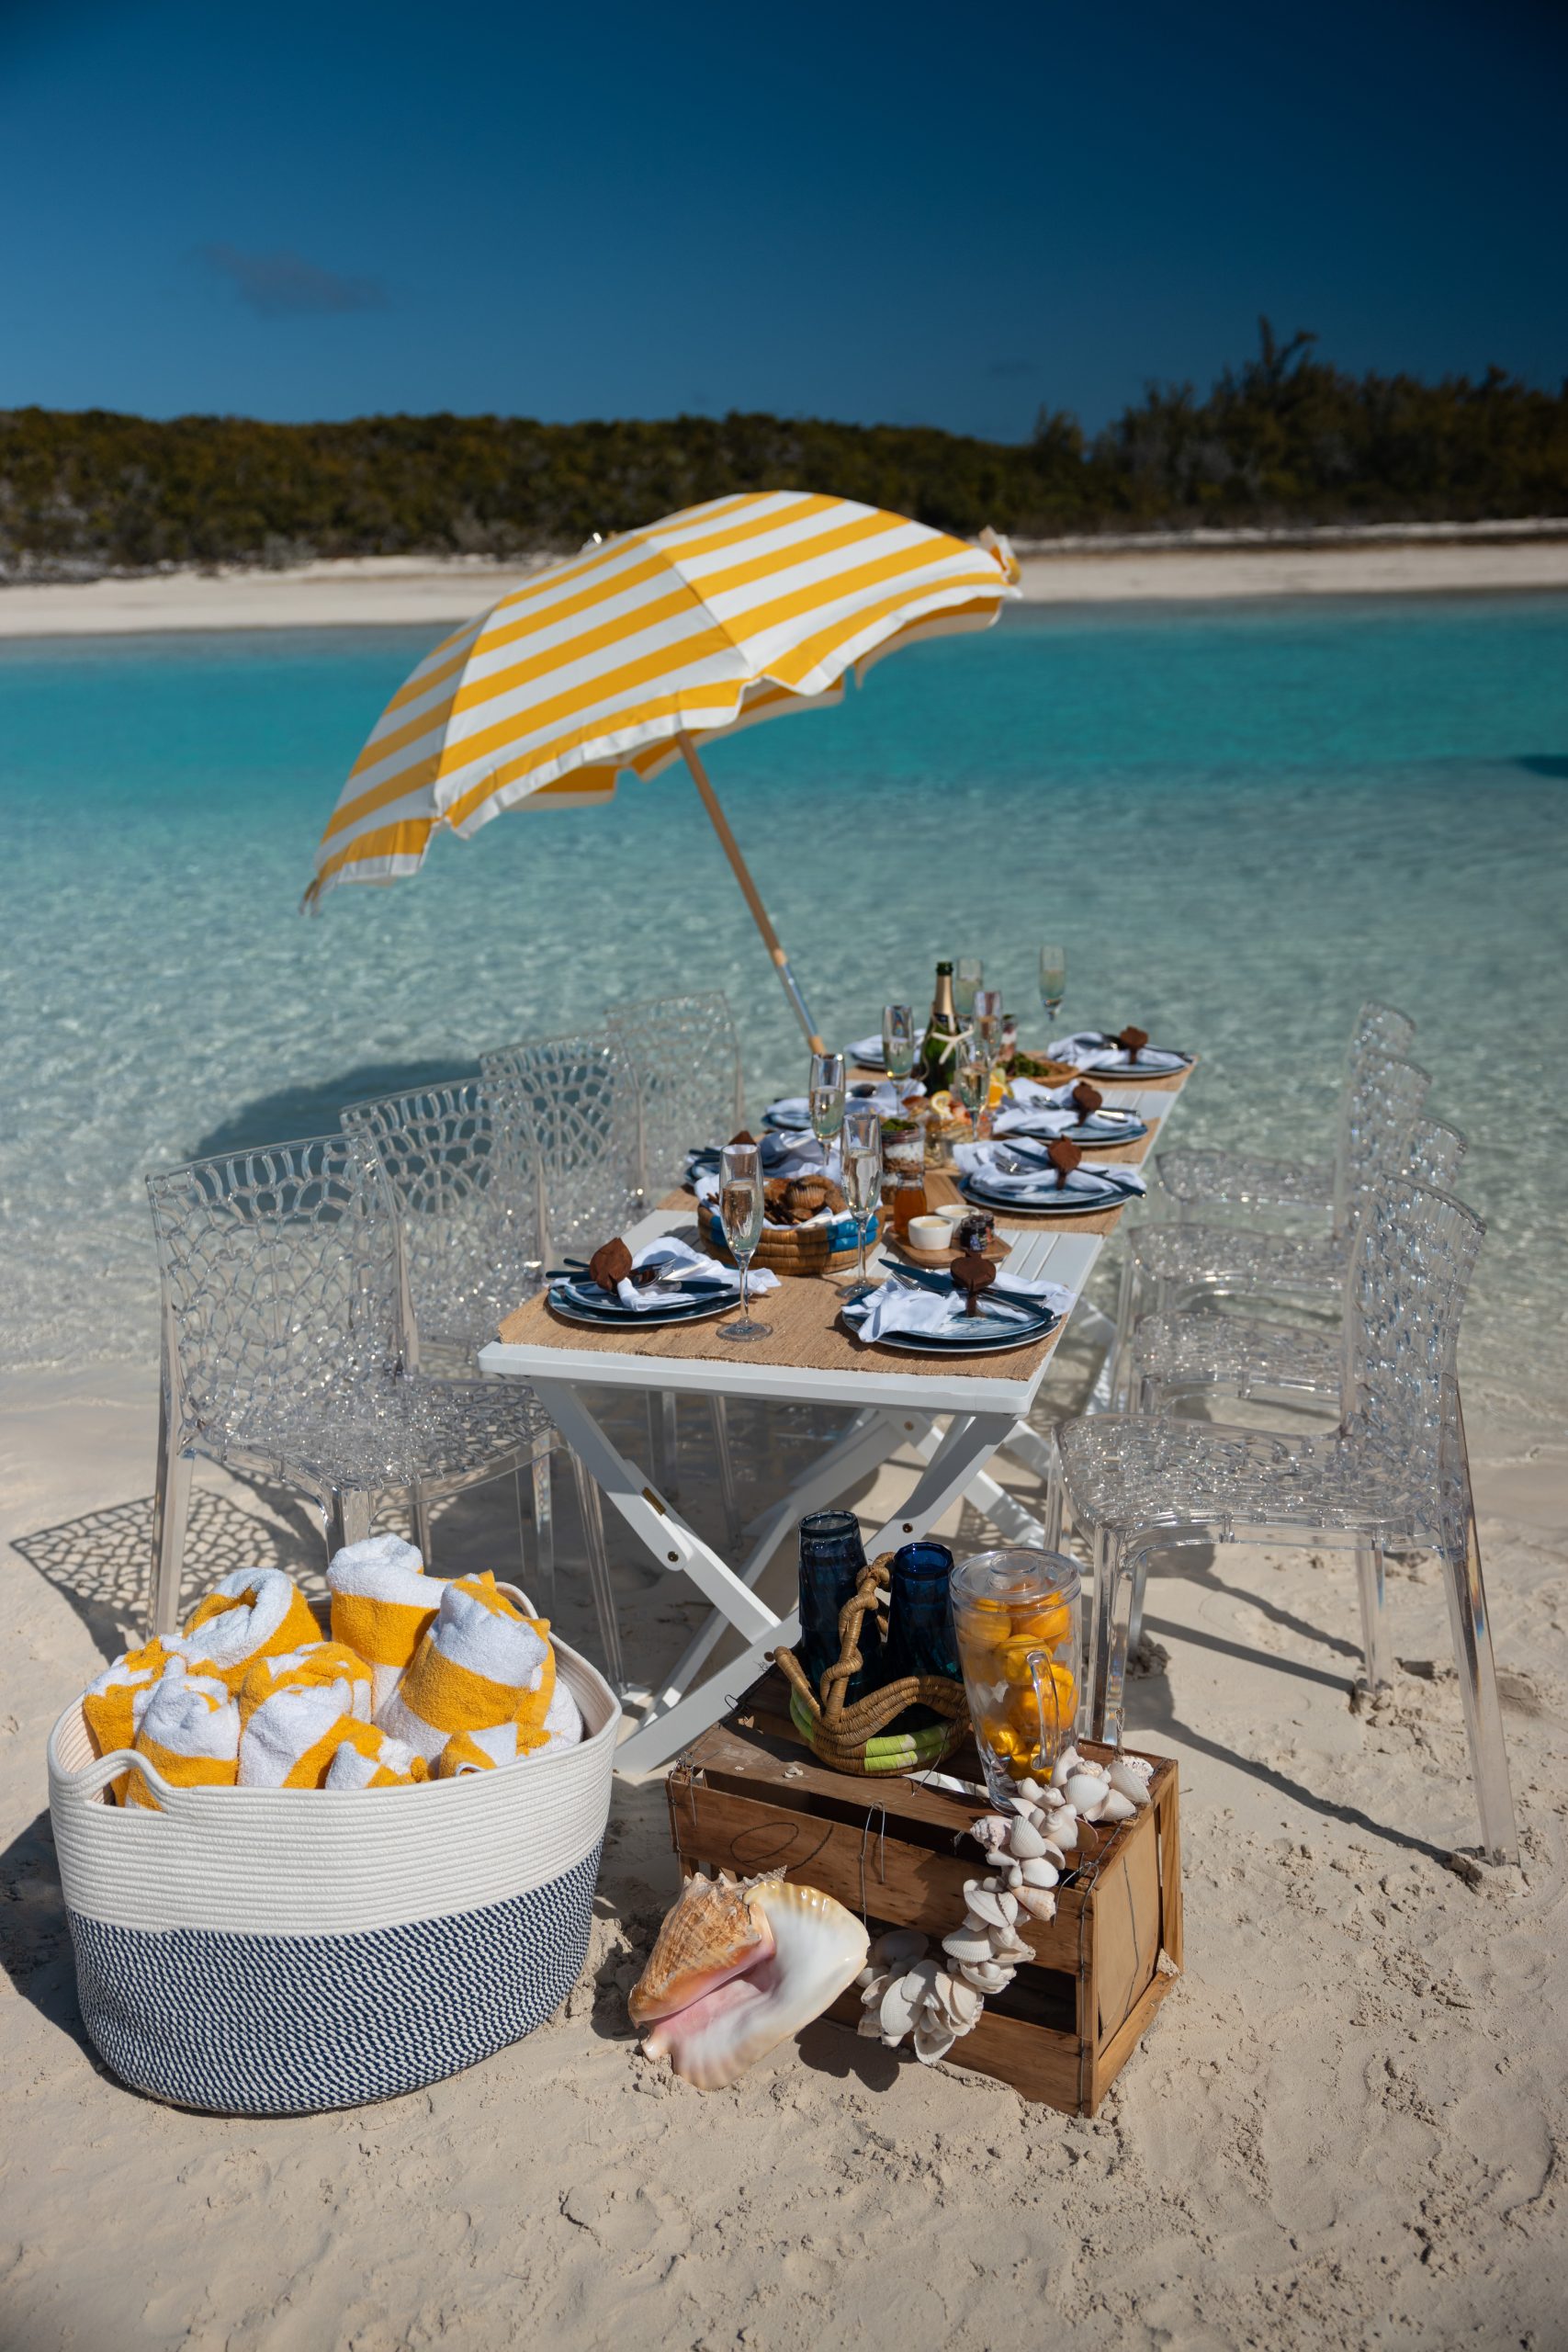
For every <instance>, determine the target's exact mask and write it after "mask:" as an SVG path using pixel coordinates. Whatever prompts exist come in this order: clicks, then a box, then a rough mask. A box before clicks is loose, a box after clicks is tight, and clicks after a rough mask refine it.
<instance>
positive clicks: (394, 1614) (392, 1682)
mask: <svg viewBox="0 0 1568 2352" xmlns="http://www.w3.org/2000/svg"><path fill="white" fill-rule="evenodd" d="M327 1586H328V1589H329V1590H330V1591H331V1593H332V1597H333V1641H334V1642H343V1643H344V1644H345V1645H346V1646H347V1647H348V1648H349V1649H351V1650H357V1652H358V1653H359V1656H360V1657H362V1658H364V1659H365V1661H366V1662H367V1665H368V1667H369V1668H370V1672H371V1676H372V1679H373V1681H374V1685H375V1691H374V1702H375V1706H376V1708H377V1710H379V1709H380V1708H382V1707H384V1706H385V1705H386V1703H387V1701H388V1700H389V1698H390V1697H391V1695H392V1693H393V1691H395V1690H396V1689H397V1687H398V1684H399V1682H400V1680H401V1679H402V1677H403V1675H404V1673H405V1672H406V1670H407V1668H408V1667H409V1665H410V1663H411V1662H412V1658H413V1655H414V1652H415V1651H416V1650H417V1649H418V1647H419V1645H420V1643H421V1641H422V1640H423V1637H424V1634H426V1632H427V1631H428V1629H429V1627H430V1625H431V1623H433V1622H434V1616H435V1611H436V1608H437V1605H438V1604H439V1602H440V1600H441V1580H440V1578H439V1577H427V1576H426V1575H425V1574H424V1562H423V1559H422V1557H421V1556H420V1554H419V1553H418V1552H417V1551H416V1550H415V1549H414V1546H413V1545H412V1544H405V1543H404V1542H403V1540H402V1538H401V1536H400V1535H369V1536H367V1537H366V1538H365V1540H364V1542H363V1543H360V1544H344V1547H343V1549H342V1550H341V1551H339V1552H334V1553H333V1557H332V1564H331V1566H329V1567H328V1569H327Z"/></svg>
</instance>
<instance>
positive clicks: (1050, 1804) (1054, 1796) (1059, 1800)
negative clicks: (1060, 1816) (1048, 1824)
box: [1041, 1789, 1067, 1821]
mask: <svg viewBox="0 0 1568 2352" xmlns="http://www.w3.org/2000/svg"><path fill="white" fill-rule="evenodd" d="M1066 1802H1067V1800H1066V1797H1065V1796H1064V1795H1063V1794H1062V1792H1061V1790H1060V1789H1047V1790H1046V1792H1045V1794H1044V1796H1043V1798H1042V1800H1041V1804H1042V1805H1043V1810H1044V1814H1045V1818H1046V1820H1047V1821H1049V1819H1050V1818H1051V1815H1053V1814H1054V1813H1056V1812H1059V1811H1060V1809H1061V1807H1062V1806H1063V1805H1065V1804H1066Z"/></svg>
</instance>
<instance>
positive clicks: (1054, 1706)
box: [1007, 1665, 1078, 1740]
mask: <svg viewBox="0 0 1568 2352" xmlns="http://www.w3.org/2000/svg"><path fill="white" fill-rule="evenodd" d="M1077 1703H1078V1686H1077V1683H1076V1682H1075V1681H1074V1680H1073V1678H1072V1676H1071V1674H1070V1673H1069V1672H1068V1671H1067V1668H1066V1667H1065V1666H1055V1665H1053V1666H1050V1667H1048V1668H1046V1670H1045V1672H1044V1673H1043V1675H1042V1677H1041V1680H1040V1693H1039V1696H1038V1698H1036V1696H1035V1691H1034V1685H1033V1683H1032V1681H1031V1682H1027V1683H1025V1684H1024V1685H1023V1687H1022V1689H1021V1690H1019V1691H1014V1692H1013V1693H1012V1694H1011V1696H1010V1698H1009V1700H1008V1710H1007V1712H1008V1718H1009V1721H1010V1723H1011V1724H1013V1726H1014V1728H1015V1729H1016V1730H1017V1731H1019V1732H1020V1733H1021V1734H1022V1735H1024V1736H1027V1737H1028V1738H1030V1739H1031V1740H1037V1739H1038V1738H1039V1736H1040V1726H1041V1720H1042V1717H1043V1720H1044V1725H1045V1731H1046V1735H1047V1736H1048V1737H1049V1736H1054V1735H1055V1733H1057V1732H1061V1731H1066V1730H1070V1729H1071V1727H1072V1722H1073V1717H1074V1715H1075V1714H1076V1713H1077Z"/></svg>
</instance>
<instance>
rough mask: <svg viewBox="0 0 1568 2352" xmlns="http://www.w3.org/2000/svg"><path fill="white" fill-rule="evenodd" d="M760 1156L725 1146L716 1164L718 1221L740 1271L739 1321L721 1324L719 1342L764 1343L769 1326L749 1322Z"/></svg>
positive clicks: (748, 1148) (750, 1146)
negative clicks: (742, 1341)
mask: <svg viewBox="0 0 1568 2352" xmlns="http://www.w3.org/2000/svg"><path fill="white" fill-rule="evenodd" d="M762 1203H763V1193H762V1155H761V1152H760V1151H759V1150H758V1148H757V1147H756V1145H755V1144H754V1143H730V1144H726V1146H725V1148H724V1149H723V1151H722V1152H721V1153H720V1155H719V1163H718V1217H719V1223H720V1225H721V1226H722V1227H723V1228H724V1239H725V1246H726V1248H727V1249H728V1251H729V1254H730V1256H731V1257H732V1258H733V1259H734V1261H735V1262H736V1264H737V1265H738V1266H739V1269H740V1320H739V1323H721V1324H720V1325H719V1327H718V1336H719V1338H720V1339H721V1340H765V1339H767V1338H768V1337H769V1336H770V1335H771V1333H772V1331H773V1325H772V1324H771V1323H755V1322H753V1321H752V1319H751V1291H750V1275H751V1256H752V1252H753V1251H754V1250H755V1249H756V1247H757V1244H758V1242H759V1241H760V1240H761V1238H762Z"/></svg>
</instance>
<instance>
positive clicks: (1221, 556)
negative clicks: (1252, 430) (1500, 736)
mask: <svg viewBox="0 0 1568 2352" xmlns="http://www.w3.org/2000/svg"><path fill="white" fill-rule="evenodd" d="M555 560H557V559H555V558H553V557H550V558H540V559H539V560H538V561H537V562H535V563H528V562H521V563H513V564H492V563H488V562H485V561H482V560H478V559H468V558H454V559H453V560H450V561H446V562H443V561H439V560H434V559H429V558H425V557H420V556H366V557H360V558H356V559H355V560H351V561H343V562H322V563H310V564H305V565H302V566H300V567H299V568H298V569H296V570H293V571H254V570H249V569H243V570H240V569H236V570H229V571H171V572H164V573H159V574H156V575H152V576H147V577H138V578H127V579H106V580H94V581H87V582H73V583H65V582H60V583H45V584H33V583H12V584H4V583H0V637H97V636H107V637H118V636H130V635H134V634H136V633H138V632H141V631H144V630H162V629H205V628H329V627H331V626H333V624H343V625H350V624H357V625H359V626H361V627H365V626H368V625H371V624H383V623H390V622H406V623H408V624H409V625H410V626H414V625H418V626H420V627H423V626H425V625H427V624H428V625H436V626H438V625H440V624H441V623H443V622H455V621H459V620H463V619H465V618H467V617H468V615H469V614H472V613H477V612H480V611H482V610H483V609H484V608H485V607H486V606H487V605H491V604H493V603H494V602H495V601H496V600H497V598H498V597H500V596H502V595H504V594H505V593H506V591H507V589H508V588H510V587H513V586H514V585H515V584H516V582H518V580H520V579H522V578H524V577H525V576H526V574H527V573H528V572H529V571H531V570H537V569H539V568H540V565H541V564H543V563H546V562H551V561H555ZM1499 588H1501V589H1542V588H1559V589H1560V588H1568V530H1565V535H1564V537H1562V538H1560V539H1544V538H1536V537H1529V538H1526V539H1523V540H1515V539H1502V540H1498V541H1493V540H1490V539H1483V538H1464V537H1461V538H1456V539H1453V540H1444V539H1431V538H1417V539H1412V540H1409V541H1404V540H1393V541H1391V540H1389V539H1387V538H1384V537H1382V536H1378V537H1369V538H1368V539H1366V540H1364V541H1345V540H1342V539H1339V538H1337V537H1336V538H1333V539H1332V540H1331V541H1330V542H1329V543H1326V544H1322V545H1315V546H1291V547H1259V546H1257V545H1254V544H1247V545H1244V546H1197V545H1192V544H1178V545H1176V546H1173V547H1170V548H1150V547H1148V546H1147V545H1139V544H1136V543H1132V544H1126V545H1121V546H1116V547H1113V548H1109V549H1105V550H1098V549H1092V548H1087V547H1085V546H1084V545H1083V544H1082V543H1081V542H1075V543H1072V544H1070V545H1068V546H1066V547H1064V548H1060V549H1054V550H1052V551H1050V552H1043V553H1032V552H1029V551H1027V550H1026V551H1025V552H1024V556H1023V593H1024V596H1025V598H1026V600H1027V601H1028V602H1030V603H1032V604H1056V603H1061V604H1082V603H1090V604H1108V603H1116V602H1120V601H1123V600H1125V601H1133V602H1142V601H1149V600H1154V601H1158V600H1159V599H1162V598H1172V599H1178V600H1181V601H1183V602H1185V601H1187V600H1190V599H1192V598H1204V597H1224V596H1313V595H1322V596H1329V595H1333V596H1337V595H1358V594H1394V595H1415V594H1422V593H1450V594H1451V593H1457V592H1461V591H1480V590H1483V589H1499Z"/></svg>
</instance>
